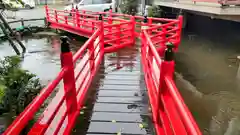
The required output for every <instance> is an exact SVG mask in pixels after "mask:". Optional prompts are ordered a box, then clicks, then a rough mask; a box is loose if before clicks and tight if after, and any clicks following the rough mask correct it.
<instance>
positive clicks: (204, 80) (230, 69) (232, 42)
mask: <svg viewBox="0 0 240 135" xmlns="http://www.w3.org/2000/svg"><path fill="white" fill-rule="evenodd" d="M188 17H189V18H190V19H189V20H188V21H189V24H188V26H187V29H186V30H185V33H184V36H183V40H182V43H181V45H180V48H179V52H178V54H176V69H177V72H178V74H177V75H176V76H177V77H176V78H177V79H176V81H177V85H178V88H179V90H180V91H181V94H182V95H183V97H184V99H185V101H186V104H187V105H188V106H189V109H190V110H191V112H192V114H193V115H194V117H195V119H196V120H197V123H198V124H199V126H200V128H201V130H202V131H203V133H204V134H206V135H239V134H240V126H239V124H240V119H239V116H240V98H239V95H240V87H239V86H240V85H239V84H240V82H239V80H238V79H237V72H238V66H239V62H238V60H237V56H239V55H240V46H239V43H240V38H239V32H237V30H239V28H240V25H239V24H238V23H234V22H229V21H220V20H211V19H209V18H205V17H199V16H194V15H192V16H191V15H190V16H188Z"/></svg>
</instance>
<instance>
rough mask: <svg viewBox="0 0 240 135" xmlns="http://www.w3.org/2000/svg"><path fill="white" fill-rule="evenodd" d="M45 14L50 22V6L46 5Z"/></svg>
mask: <svg viewBox="0 0 240 135" xmlns="http://www.w3.org/2000/svg"><path fill="white" fill-rule="evenodd" d="M45 12H46V19H47V22H49V9H48V5H45Z"/></svg>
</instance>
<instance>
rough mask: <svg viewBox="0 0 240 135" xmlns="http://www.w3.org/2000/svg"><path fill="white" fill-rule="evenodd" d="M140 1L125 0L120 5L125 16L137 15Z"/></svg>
mask: <svg viewBox="0 0 240 135" xmlns="http://www.w3.org/2000/svg"><path fill="white" fill-rule="evenodd" d="M137 7H138V0H123V3H122V4H121V5H120V8H121V11H122V13H124V14H129V15H135V14H136V13H137Z"/></svg>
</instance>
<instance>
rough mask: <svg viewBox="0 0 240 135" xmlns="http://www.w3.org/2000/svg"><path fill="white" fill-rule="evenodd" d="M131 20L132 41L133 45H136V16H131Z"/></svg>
mask: <svg viewBox="0 0 240 135" xmlns="http://www.w3.org/2000/svg"><path fill="white" fill-rule="evenodd" d="M131 22H132V32H131V34H132V43H133V45H135V25H136V22H135V17H134V16H131Z"/></svg>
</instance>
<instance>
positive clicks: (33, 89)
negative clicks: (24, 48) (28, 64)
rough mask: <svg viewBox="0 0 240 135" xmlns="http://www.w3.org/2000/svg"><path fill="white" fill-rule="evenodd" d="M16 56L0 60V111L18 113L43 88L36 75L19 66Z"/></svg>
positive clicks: (14, 114) (18, 59)
mask: <svg viewBox="0 0 240 135" xmlns="http://www.w3.org/2000/svg"><path fill="white" fill-rule="evenodd" d="M20 64H21V59H20V58H19V57H18V56H10V57H9V56H8V57H5V58H4V59H3V60H0V74H1V76H0V113H1V114H2V113H7V112H11V113H12V115H13V116H16V115H18V114H20V113H21V112H22V111H23V110H24V108H25V107H26V106H27V105H28V104H29V103H30V102H31V101H32V100H33V98H35V97H36V95H37V94H38V93H39V91H40V90H41V89H42V88H43V86H42V85H41V84H40V81H39V79H38V78H36V75H34V74H32V73H29V72H28V71H27V70H23V69H21V67H20Z"/></svg>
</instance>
